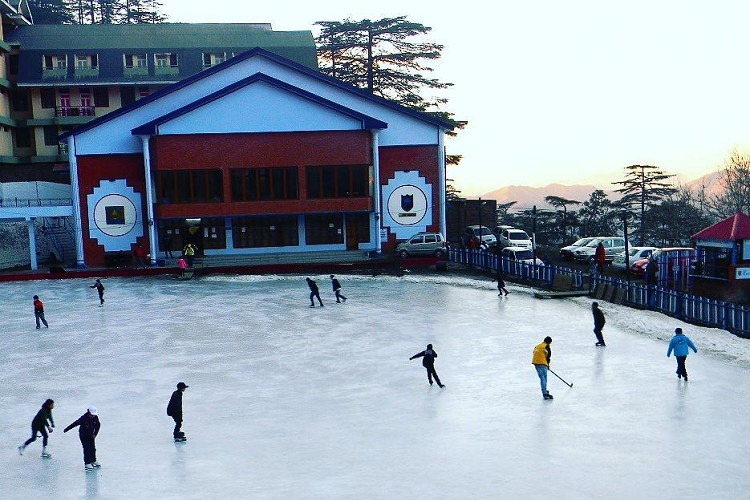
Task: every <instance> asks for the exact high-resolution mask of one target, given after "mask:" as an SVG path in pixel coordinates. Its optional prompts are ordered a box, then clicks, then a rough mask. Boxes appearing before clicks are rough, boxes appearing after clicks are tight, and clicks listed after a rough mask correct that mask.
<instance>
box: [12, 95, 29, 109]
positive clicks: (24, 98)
mask: <svg viewBox="0 0 750 500" xmlns="http://www.w3.org/2000/svg"><path fill="white" fill-rule="evenodd" d="M10 104H11V108H12V109H13V111H28V110H29V93H28V91H27V90H14V91H12V92H11V94H10Z"/></svg>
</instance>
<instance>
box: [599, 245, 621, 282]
mask: <svg viewBox="0 0 750 500" xmlns="http://www.w3.org/2000/svg"><path fill="white" fill-rule="evenodd" d="M626 260H627V259H626ZM594 261H596V272H598V273H599V274H601V273H603V272H604V264H605V263H606V262H607V251H606V250H604V244H603V243H602V242H601V241H600V242H599V244H598V245H596V250H595V251H594Z"/></svg>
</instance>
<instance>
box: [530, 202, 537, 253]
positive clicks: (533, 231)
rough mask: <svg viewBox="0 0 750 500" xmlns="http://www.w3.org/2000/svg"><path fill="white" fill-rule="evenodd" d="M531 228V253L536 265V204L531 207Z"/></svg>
mask: <svg viewBox="0 0 750 500" xmlns="http://www.w3.org/2000/svg"><path fill="white" fill-rule="evenodd" d="M531 217H532V221H533V222H532V228H531V255H532V257H533V259H534V266H536V205H534V207H533V208H532V209H531Z"/></svg>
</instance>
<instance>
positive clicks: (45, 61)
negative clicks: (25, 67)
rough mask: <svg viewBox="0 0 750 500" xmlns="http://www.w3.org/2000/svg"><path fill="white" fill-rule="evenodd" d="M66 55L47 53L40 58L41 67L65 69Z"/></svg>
mask: <svg viewBox="0 0 750 500" xmlns="http://www.w3.org/2000/svg"><path fill="white" fill-rule="evenodd" d="M67 67H68V57H67V56H66V55H64V54H61V55H49V56H44V57H43V58H42V69H44V70H45V71H52V70H56V69H67Z"/></svg>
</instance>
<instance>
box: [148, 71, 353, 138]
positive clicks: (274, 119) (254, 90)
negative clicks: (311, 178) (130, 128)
mask: <svg viewBox="0 0 750 500" xmlns="http://www.w3.org/2000/svg"><path fill="white" fill-rule="evenodd" d="M361 128H362V122H361V121H360V120H358V119H356V118H352V117H350V116H347V115H344V114H341V113H339V112H338V111H335V110H333V109H331V108H328V107H326V106H324V105H322V104H319V103H316V102H313V101H311V100H309V99H305V98H304V97H301V96H298V95H296V94H293V93H291V92H288V91H285V90H283V89H280V88H278V87H275V86H273V85H271V84H269V83H267V82H262V81H259V82H255V83H252V84H250V85H248V86H247V87H243V88H241V89H239V90H236V91H235V92H232V93H231V94H229V95H226V96H223V97H221V98H220V99H217V100H215V101H213V102H211V103H209V104H206V105H204V106H201V107H199V108H197V109H195V110H192V111H190V112H188V113H186V114H184V115H181V116H179V117H177V118H175V119H173V120H170V121H169V122H167V123H164V124H162V125H160V126H159V135H165V134H211V133H218V134H231V133H238V132H294V131H300V132H302V131H304V132H308V131H321V130H360V129H361Z"/></svg>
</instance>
